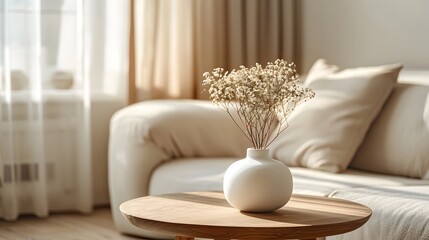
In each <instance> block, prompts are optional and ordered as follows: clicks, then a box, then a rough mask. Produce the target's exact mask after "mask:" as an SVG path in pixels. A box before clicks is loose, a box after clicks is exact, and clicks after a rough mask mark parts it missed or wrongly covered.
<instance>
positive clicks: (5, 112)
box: [0, 0, 128, 220]
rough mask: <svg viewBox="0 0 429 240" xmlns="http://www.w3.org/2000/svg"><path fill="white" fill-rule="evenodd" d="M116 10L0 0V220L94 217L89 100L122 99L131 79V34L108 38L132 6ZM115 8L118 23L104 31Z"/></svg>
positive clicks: (63, 0)
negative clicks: (67, 214)
mask: <svg viewBox="0 0 429 240" xmlns="http://www.w3.org/2000/svg"><path fill="white" fill-rule="evenodd" d="M116 5H118V3H115V1H113V0H109V1H106V2H104V1H101V0H96V1H84V0H0V30H1V31H0V184H1V185H0V218H3V219H6V220H14V219H17V217H18V216H19V215H20V214H23V213H29V214H35V215H37V216H47V215H48V214H49V212H51V211H62V210H77V211H80V212H90V211H91V210H92V206H93V189H92V185H93V184H92V169H91V166H92V162H91V161H92V159H91V137H92V136H91V110H92V106H93V102H94V96H95V97H99V96H100V95H105V96H115V97H118V98H121V97H122V98H123V97H124V96H123V95H124V89H125V86H123V85H124V84H123V82H124V79H126V77H127V75H126V69H127V65H126V64H127V61H126V59H127V58H126V54H127V52H126V49H127V48H126V47H127V46H126V43H127V39H128V38H127V33H126V32H124V36H121V35H116V37H114V36H115V35H114V34H112V31H113V30H115V29H116V30H118V29H119V31H120V32H119V33H121V31H125V30H121V29H127V22H126V20H127V19H128V18H127V14H128V4H127V3H123V4H119V8H118V6H116ZM114 8H116V10H117V11H118V12H119V14H118V15H117V16H118V19H119V20H118V21H119V24H123V25H122V26H113V27H110V26H109V25H108V24H109V23H111V22H112V20H109V19H108V18H107V14H106V13H107V12H108V11H112V9H114ZM113 16H114V15H113ZM116 25H118V23H116ZM109 27H110V28H109ZM109 36H110V37H112V36H113V38H112V39H109V41H103V40H104V39H106V38H107V37H109ZM118 46H120V47H119V48H117V47H118ZM112 47H113V49H114V50H111V49H112ZM118 49H119V50H118ZM108 57H113V58H114V60H105V59H106V58H108Z"/></svg>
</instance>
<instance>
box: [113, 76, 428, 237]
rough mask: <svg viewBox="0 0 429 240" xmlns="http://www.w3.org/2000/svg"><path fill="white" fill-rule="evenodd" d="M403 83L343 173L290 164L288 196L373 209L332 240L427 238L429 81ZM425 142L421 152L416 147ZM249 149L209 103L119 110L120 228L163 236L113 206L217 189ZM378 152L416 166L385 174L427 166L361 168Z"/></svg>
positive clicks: (116, 183) (404, 79)
mask: <svg viewBox="0 0 429 240" xmlns="http://www.w3.org/2000/svg"><path fill="white" fill-rule="evenodd" d="M400 82H401V83H399V84H397V85H396V87H395V88H394V90H393V91H392V93H391V95H390V97H389V98H388V100H387V102H386V103H385V105H384V107H383V109H382V110H381V112H380V113H379V114H378V116H377V118H376V119H375V120H374V122H373V123H372V125H371V127H370V128H369V130H368V132H367V133H366V135H365V139H364V140H363V143H362V145H361V146H360V148H359V150H358V151H357V153H356V156H355V157H354V159H353V161H352V162H351V164H350V165H349V167H348V169H347V170H346V171H344V172H341V173H331V172H326V171H320V170H317V169H310V168H304V167H290V168H291V171H292V173H293V180H294V193H304V194H313V195H319V196H328V197H335V198H343V199H349V200H352V201H355V202H359V203H362V204H365V205H367V206H369V207H370V208H371V209H372V210H373V215H372V217H371V219H370V220H369V221H368V222H367V223H366V224H365V225H364V226H363V227H361V228H359V229H357V230H355V231H353V232H350V233H347V234H344V235H338V236H332V237H329V239H422V240H423V239H429V176H427V171H428V169H427V166H429V95H428V92H429V74H427V73H421V72H404V74H403V75H400ZM417 82H418V83H417ZM424 85H426V86H424ZM403 131H406V133H404V132H403ZM398 136H399V137H400V139H398ZM401 142H402V143H403V144H401ZM422 144H423V146H424V145H425V144H426V147H424V148H421V147H420V148H417V147H414V146H421V145H422ZM248 146H249V145H248V142H247V141H246V140H245V139H244V138H243V136H242V134H241V132H239V130H238V129H237V128H236V127H235V125H234V124H233V123H232V121H231V120H230V119H229V118H228V116H227V115H226V114H225V113H224V112H222V111H220V110H218V109H217V108H216V107H215V106H213V105H212V104H211V103H210V102H206V101H197V100H158V101H148V102H142V103H138V104H134V105H131V106H128V107H126V108H124V109H122V110H120V111H118V112H117V113H116V114H115V115H114V117H113V118H112V120H111V128H110V143H109V187H110V198H111V206H112V213H113V217H114V221H115V224H116V227H117V229H118V230H119V231H120V232H122V233H127V234H133V235H139V236H145V237H149V238H162V237H166V236H161V235H159V234H156V233H152V232H148V231H145V230H142V229H138V228H136V227H134V226H132V225H131V224H130V223H128V222H127V221H126V220H125V219H124V218H123V217H122V216H121V214H120V212H119V209H118V206H119V205H120V204H121V203H122V202H124V201H126V200H129V199H132V198H136V197H141V196H145V195H153V194H162V193H172V192H183V191H202V190H217V191H221V190H222V178H223V173H224V171H225V169H226V168H227V167H228V166H229V165H230V164H231V163H232V162H233V161H235V160H237V159H239V158H242V157H243V156H244V154H245V149H246V148H247V147H248ZM374 148H376V149H379V150H380V151H383V152H384V153H386V152H387V153H389V151H391V150H395V151H392V152H399V153H408V154H409V155H410V156H413V157H412V158H413V160H412V161H416V163H410V162H409V161H411V160H410V159H408V158H407V157H406V156H405V157H403V162H389V161H388V160H387V161H385V160H383V161H385V162H384V163H383V164H384V165H385V166H387V169H393V170H392V171H394V169H399V170H401V169H402V166H401V164H403V165H404V167H405V165H407V164H408V165H407V166H408V167H409V166H410V164H411V166H412V167H415V168H426V169H417V170H416V171H420V172H422V171H423V172H426V176H423V177H421V178H410V177H407V176H406V174H401V173H400V172H401V171H399V173H397V174H386V173H383V164H382V163H375V162H374V163H370V162H368V163H366V162H365V159H371V157H378V155H377V150H376V151H375V152H376V153H374ZM386 148H387V149H386ZM389 148H390V149H389ZM392 148H395V149H392ZM371 154H373V155H374V154H375V155H374V156H370V155H371ZM396 157H397V156H396ZM363 158H365V159H364V160H360V161H357V160H356V159H363ZM410 158H411V157H410ZM362 164H368V165H365V166H362ZM389 164H390V165H389ZM391 164H396V166H391ZM398 164H399V166H398ZM372 165H374V166H372ZM372 167H373V168H372ZM380 169H381V170H380ZM372 170H373V171H372ZM386 171H388V170H386Z"/></svg>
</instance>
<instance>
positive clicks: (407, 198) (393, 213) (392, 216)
mask: <svg viewBox="0 0 429 240" xmlns="http://www.w3.org/2000/svg"><path fill="white" fill-rule="evenodd" d="M330 196H331V197H335V198H342V199H348V200H352V201H354V202H358V203H361V204H364V205H366V206H368V207H369V208H371V209H372V211H373V214H372V216H371V218H370V219H369V221H368V222H367V223H366V224H365V225H363V226H362V227H361V228H359V229H356V230H355V231H352V232H349V233H346V234H342V235H337V236H333V237H330V238H329V239H392V240H400V239H401V240H402V239H413V240H424V239H425V240H426V239H429V217H428V216H429V186H399V187H398V186H394V187H367V188H357V189H342V190H337V191H335V192H333V193H332V194H331V195H330Z"/></svg>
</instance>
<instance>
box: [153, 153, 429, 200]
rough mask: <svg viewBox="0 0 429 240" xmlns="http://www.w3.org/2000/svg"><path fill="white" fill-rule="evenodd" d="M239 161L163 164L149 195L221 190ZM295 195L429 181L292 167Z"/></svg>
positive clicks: (198, 160)
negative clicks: (229, 172)
mask: <svg viewBox="0 0 429 240" xmlns="http://www.w3.org/2000/svg"><path fill="white" fill-rule="evenodd" d="M235 160H237V159H236V158H182V159H175V160H172V161H169V162H166V163H163V164H161V165H160V166H159V167H157V168H156V169H155V170H154V171H153V173H152V176H151V179H150V184H149V194H150V195H156V194H164V193H173V192H191V191H222V181H223V175H224V173H225V170H226V169H227V168H228V166H229V165H230V164H232V163H233V162H234V161H235ZM290 169H291V171H292V175H293V180H294V193H302V194H312V195H318V196H328V195H329V194H331V193H332V192H334V191H335V190H338V189H347V188H359V187H367V186H370V187H371V186H404V185H424V184H426V185H429V180H419V179H413V178H404V177H397V176H388V175H380V174H375V173H368V172H364V171H359V170H350V169H349V170H347V171H345V172H343V173H330V172H324V171H318V170H313V169H307V168H299V167H290Z"/></svg>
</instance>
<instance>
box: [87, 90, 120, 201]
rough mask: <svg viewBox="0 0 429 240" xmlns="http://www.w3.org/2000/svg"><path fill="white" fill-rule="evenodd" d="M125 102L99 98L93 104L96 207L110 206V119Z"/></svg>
mask: <svg viewBox="0 0 429 240" xmlns="http://www.w3.org/2000/svg"><path fill="white" fill-rule="evenodd" d="M124 106H125V103H124V101H123V100H121V99H118V98H114V97H108V96H104V97H103V96H98V97H95V98H94V99H92V104H91V151H92V152H91V153H92V173H93V174H92V183H93V200H94V204H95V205H107V204H109V189H108V178H107V153H108V148H107V146H108V141H109V123H110V118H111V117H112V115H113V114H114V113H115V111H117V110H119V109H120V108H122V107H124Z"/></svg>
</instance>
